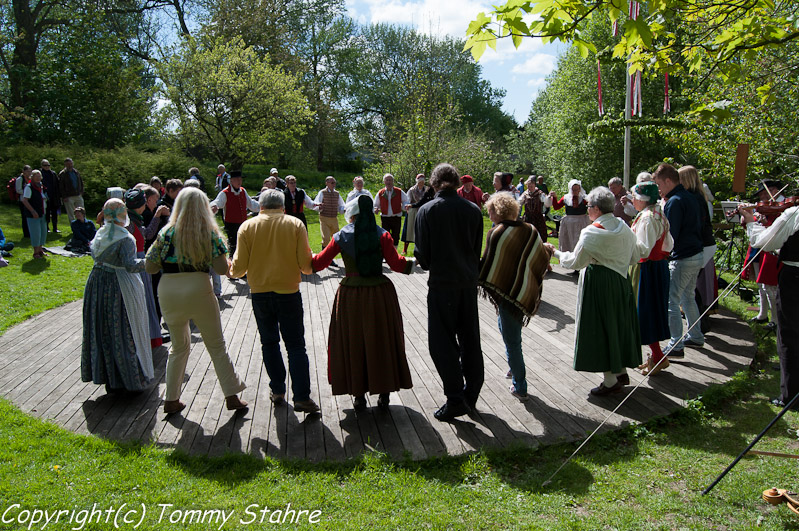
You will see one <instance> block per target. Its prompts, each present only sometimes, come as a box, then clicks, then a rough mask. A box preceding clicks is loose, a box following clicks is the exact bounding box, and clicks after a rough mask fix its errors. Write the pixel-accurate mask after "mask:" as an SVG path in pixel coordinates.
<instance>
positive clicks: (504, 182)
mask: <svg viewBox="0 0 799 531" xmlns="http://www.w3.org/2000/svg"><path fill="white" fill-rule="evenodd" d="M492 184H493V185H494V193H496V192H509V193H510V194H512V195H513V197H514V198H517V199H518V197H519V190H517V189H516V187H515V186H513V174H512V173H508V172H506V171H498V172H494V180H493V182H492ZM489 197H491V195H490V194H488V193H484V194H483V203H485V202H486V201H488V198H489Z"/></svg>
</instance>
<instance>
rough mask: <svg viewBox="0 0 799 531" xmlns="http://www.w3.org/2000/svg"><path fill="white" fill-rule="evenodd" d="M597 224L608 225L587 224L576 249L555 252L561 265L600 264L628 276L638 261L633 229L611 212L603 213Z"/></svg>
mask: <svg viewBox="0 0 799 531" xmlns="http://www.w3.org/2000/svg"><path fill="white" fill-rule="evenodd" d="M594 223H599V224H600V225H602V226H603V227H605V228H604V229H600V228H599V227H596V226H594V225H588V226H587V227H586V228H584V229H583V231H582V232H581V233H580V239H579V240H578V241H577V245H576V246H575V247H574V251H558V250H556V251H555V256H557V257H558V260H560V265H562V266H563V267H566V268H569V269H583V268H584V267H587V266H588V265H589V264H599V265H603V266H605V267H607V268H608V269H611V270H613V271H615V272H616V273H618V274H620V275H621V276H623V277H624V278H627V270H628V268H629V267H630V266H631V265H632V264H634V263H636V262H637V261H638V251H637V249H636V240H635V235H634V234H633V231H632V230H631V229H630V227H628V226H627V224H626V223H625V222H624V221H623V220H621V219H619V218H617V217H616V216H614V215H613V213H612V212H611V213H608V214H602V215H601V216H599V217H598V218H597V219H596V221H595V222H594Z"/></svg>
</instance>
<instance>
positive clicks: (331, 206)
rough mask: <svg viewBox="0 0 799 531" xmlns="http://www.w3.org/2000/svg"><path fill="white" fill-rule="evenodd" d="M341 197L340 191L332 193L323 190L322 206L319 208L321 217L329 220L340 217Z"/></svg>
mask: <svg viewBox="0 0 799 531" xmlns="http://www.w3.org/2000/svg"><path fill="white" fill-rule="evenodd" d="M339 197H341V195H340V194H339V193H338V191H336V190H333V191H332V192H331V191H330V190H328V189H327V188H325V189H324V190H322V206H321V207H319V215H320V216H325V217H327V218H335V217H336V216H338V198H339Z"/></svg>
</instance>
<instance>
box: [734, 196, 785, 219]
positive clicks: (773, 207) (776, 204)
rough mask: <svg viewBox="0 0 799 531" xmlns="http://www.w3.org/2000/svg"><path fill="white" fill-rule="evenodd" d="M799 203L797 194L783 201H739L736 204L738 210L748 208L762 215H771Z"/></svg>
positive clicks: (780, 212)
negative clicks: (739, 202) (750, 202)
mask: <svg viewBox="0 0 799 531" xmlns="http://www.w3.org/2000/svg"><path fill="white" fill-rule="evenodd" d="M798 204H799V196H793V197H788V198H786V199H785V201H771V200H769V201H759V202H757V203H753V204H749V203H741V204H740V205H739V206H738V209H739V210H748V211H749V212H753V211H755V212H759V213H761V214H763V215H764V216H773V215H779V214H782V213H783V212H784V211H785V210H787V209H789V208H791V207H793V206H796V205H798Z"/></svg>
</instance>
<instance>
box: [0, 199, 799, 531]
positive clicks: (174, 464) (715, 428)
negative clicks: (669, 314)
mask: <svg viewBox="0 0 799 531" xmlns="http://www.w3.org/2000/svg"><path fill="white" fill-rule="evenodd" d="M17 215H18V214H17V211H16V210H12V209H11V208H9V207H6V206H5V205H4V206H2V207H0V223H2V225H1V226H2V227H3V230H4V231H5V232H6V235H7V236H8V237H9V239H11V240H15V241H19V233H20V232H21V231H20V229H19V228H18V225H19V222H18V218H17V217H16V216H17ZM65 226H66V225H65ZM310 232H311V237H312V247H313V248H314V250H315V251H317V250H318V249H319V245H320V243H319V240H318V228H316V226H315V225H313V224H312V225H311V228H310ZM315 234H316V236H315V238H316V239H315V240H314V235H315ZM31 254H32V253H31V250H30V247H29V246H28V247H25V246H22V247H21V248H20V249H19V250H16V251H15V252H14V257H13V258H12V259H11V263H12V265H11V266H10V267H7V268H3V269H0V276H2V277H3V278H5V277H6V276H7V277H8V281H7V282H6V281H4V283H3V285H4V286H6V287H7V289H5V290H3V291H2V293H0V301H2V304H0V307H2V308H3V310H2V312H3V313H2V314H0V316H1V318H2V320H1V321H0V330H5V329H6V328H7V327H9V326H11V325H13V324H14V323H17V322H19V321H21V320H24V319H25V318H26V317H28V316H30V315H33V314H36V313H38V312H40V311H43V310H44V309H47V308H50V307H53V306H56V305H58V304H62V303H64V302H66V301H68V300H73V299H75V298H79V297H80V295H81V290H82V287H83V283H84V281H85V277H86V275H87V273H88V271H89V269H90V268H91V261H90V260H89V259H86V258H82V259H66V258H61V257H54V258H52V259H50V260H48V261H47V262H43V261H37V262H42V265H41V266H40V265H38V264H37V263H35V262H32V260H31V259H30V255H31ZM34 266H35V267H34ZM45 266H46V267H45ZM9 288H10V289H9ZM724 304H725V305H726V306H728V307H729V308H731V309H732V310H733V311H737V312H739V313H741V314H744V313H745V308H746V306H747V304H746V303H743V302H741V301H740V300H739V299H737V298H736V297H735V296H734V295H733V296H731V297H730V298H728V299H726V300H725V302H724ZM749 315H751V314H749ZM757 331H759V332H760V331H762V329H761V328H759V327H757ZM760 349H761V351H763V352H764V355H763V356H762V363H761V365H760V366H758V367H757V368H756V369H755V370H754V371H753V372H751V373H750V372H747V373H741V374H738V375H737V376H736V377H735V378H734V379H733V380H731V381H730V382H728V383H727V384H725V385H722V386H714V387H712V388H711V389H709V390H708V391H707V392H706V393H705V394H704V395H703V396H702V397H701V398H700V399H697V400H693V401H691V402H690V403H689V407H688V408H686V409H685V410H683V411H680V412H678V413H676V414H673V415H671V416H668V417H664V418H660V419H655V420H653V421H650V422H648V423H646V424H643V425H635V426H631V427H629V428H626V429H623V430H620V431H617V432H614V433H609V434H605V435H601V436H597V437H595V438H594V439H592V440H591V442H590V443H589V444H588V445H587V446H586V447H585V448H584V449H583V451H582V452H581V453H580V454H579V455H578V456H577V457H576V458H575V459H574V460H573V461H572V462H570V463H569V464H568V465H567V466H566V467H565V468H564V469H563V470H562V471H561V472H560V474H559V475H558V476H557V477H556V478H555V479H554V480H553V481H552V483H551V484H548V485H546V486H544V482H545V481H546V480H547V479H548V478H549V476H550V475H551V474H552V473H553V472H555V470H556V469H557V468H558V467H559V466H560V465H561V464H562V463H563V461H564V460H565V459H566V458H567V457H568V456H569V455H570V454H571V453H572V452H573V451H574V449H575V448H576V444H561V445H553V446H548V447H541V448H536V449H530V448H521V447H517V448H511V449H504V450H497V451H484V452H479V453H476V454H473V455H466V456H459V457H445V458H435V459H428V460H425V461H420V462H413V461H392V460H391V459H389V458H387V457H386V456H385V455H382V454H379V453H374V454H369V455H365V456H364V457H362V458H360V459H358V460H353V461H348V462H344V463H324V464H319V465H311V464H309V463H306V462H302V461H289V460H275V459H271V458H268V459H265V460H256V459H254V458H252V457H249V456H243V455H228V456H225V457H221V458H209V457H193V456H187V455H185V454H183V453H181V452H179V451H172V450H168V449H163V448H158V447H155V446H147V445H140V444H120V443H116V442H114V441H109V440H104V439H100V438H97V437H90V436H82V435H75V434H72V433H70V432H67V431H65V430H63V429H61V428H59V427H57V426H55V425H53V424H51V423H48V422H43V421H41V420H38V419H35V418H33V417H29V416H28V415H25V414H23V413H21V412H20V411H19V410H18V409H16V408H15V407H14V406H13V405H11V404H10V403H9V402H7V401H5V400H0V521H2V522H3V523H2V524H0V528H3V529H28V528H30V529H94V530H99V529H102V530H106V529H109V530H110V529H114V528H115V525H114V518H115V517H117V518H118V520H117V523H118V524H120V525H119V528H122V529H133V528H134V526H135V523H129V524H125V523H124V522H123V521H122V519H123V518H125V517H127V518H128V521H129V522H139V520H140V519H141V520H142V523H141V526H140V527H138V528H139V529H261V528H265V527H267V526H268V525H270V521H271V522H272V523H273V522H274V521H275V519H281V520H283V521H285V522H286V523H290V522H292V521H293V522H294V524H295V525H296V526H297V527H300V528H310V527H321V528H325V529H417V528H432V529H450V528H452V529H703V530H704V529H755V528H758V529H785V528H791V529H796V528H799V525H797V520H796V518H795V516H794V515H793V513H791V512H790V511H789V510H788V509H787V507H786V506H780V507H771V506H769V505H767V504H766V503H765V502H763V501H762V500H760V499H759V496H760V494H761V492H762V491H763V490H765V489H767V488H769V487H772V486H777V487H780V488H793V489H794V490H796V488H797V484H796V483H797V480H796V461H794V460H786V459H778V458H774V457H764V456H758V457H747V458H745V459H744V460H742V461H741V463H739V465H738V466H737V467H736V468H735V469H734V470H733V471H732V472H731V473H730V474H729V475H728V476H727V477H726V478H725V479H724V480H723V481H722V482H721V483H720V484H719V486H717V487H716V489H715V490H714V491H713V492H712V493H711V494H710V495H708V496H702V495H701V491H702V489H704V488H705V487H706V486H707V485H708V484H709V483H710V482H711V481H712V480H713V479H714V478H715V477H716V475H717V474H718V473H720V472H721V471H722V470H723V469H724V467H726V466H727V465H728V464H729V463H730V462H731V461H732V459H733V458H734V457H735V456H736V455H737V454H738V453H739V452H740V451H741V450H742V449H743V448H744V447H745V446H746V444H747V443H748V442H749V441H750V440H751V439H752V438H753V437H754V436H755V435H756V434H757V433H758V432H759V431H760V430H761V429H762V428H763V427H764V426H765V425H766V424H767V422H768V421H769V420H770V419H771V417H773V416H774V415H775V414H776V412H777V411H778V410H777V408H775V407H773V406H771V405H769V404H768V400H767V399H768V398H769V397H770V396H774V395H775V394H776V390H777V387H778V380H779V377H778V373H777V372H776V371H775V370H773V367H772V365H773V363H774V360H773V354H774V344H773V336H769V337H768V338H766V339H764V340H762V341H761V342H760ZM0 356H2V353H0ZM798 420H799V417H798V416H797V413H794V412H791V413H789V414H788V415H786V416H785V417H784V418H783V419H782V420H781V421H780V422H779V423H778V424H777V425H776V426H775V427H774V428H773V429H772V430H771V432H770V433H769V434H768V436H767V437H765V438H764V439H763V441H762V442H761V443H760V445H759V446H758V447H757V448H758V449H761V450H769V451H773V452H784V453H791V454H796V453H799V451H798V450H799V436H798V435H797V421H798ZM17 504H18V505H17ZM123 504H127V505H125V506H124V508H123V509H121V510H120V507H122V506H123ZM170 504H171V505H170ZM93 509H95V510H96V512H95V513H94V515H93V516H92V513H91V512H90V511H92V510H93ZM142 509H144V510H145V511H146V513H145V514H144V515H143V516H142ZM34 510H40V511H45V510H46V511H50V516H51V517H52V516H53V511H62V512H61V513H60V516H59V521H58V522H55V520H51V521H50V523H48V524H47V525H46V527H45V523H44V521H40V522H37V523H32V522H31V520H32V519H33V518H34V517H35V518H38V517H40V516H44V515H42V514H41V513H33V512H32V511H34ZM300 510H305V511H307V512H305V513H292V512H291V511H300ZM26 511H29V512H26ZM129 511H135V512H129ZM213 511H218V512H213ZM223 511H224V513H223ZM313 511H318V512H313ZM90 516H91V518H92V521H91V522H88V521H87V519H88V518H89V517H90ZM224 517H228V520H227V521H226V522H225V523H222V518H224ZM69 518H72V521H71V522H70V521H69ZM201 518H204V520H203V522H202V523H199V522H200V519H201ZM262 518H263V522H261V519H262ZM317 521H318V523H314V522H317ZM192 522H193V523H192Z"/></svg>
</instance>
